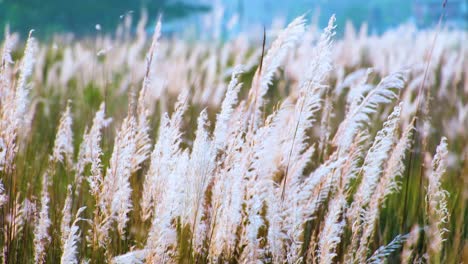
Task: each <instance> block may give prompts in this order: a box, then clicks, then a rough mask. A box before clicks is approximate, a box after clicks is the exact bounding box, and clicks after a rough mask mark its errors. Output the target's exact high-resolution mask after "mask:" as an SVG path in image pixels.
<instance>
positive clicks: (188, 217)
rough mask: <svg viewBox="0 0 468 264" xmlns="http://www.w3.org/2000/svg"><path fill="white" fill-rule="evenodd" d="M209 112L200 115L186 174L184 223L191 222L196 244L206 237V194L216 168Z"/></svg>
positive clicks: (200, 243) (199, 243)
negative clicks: (203, 221)
mask: <svg viewBox="0 0 468 264" xmlns="http://www.w3.org/2000/svg"><path fill="white" fill-rule="evenodd" d="M208 126H209V122H208V114H207V112H206V110H203V111H202V112H201V113H200V116H199V117H198V128H197V132H196V136H195V141H194V143H193V148H192V152H191V154H190V161H189V163H190V164H189V171H188V173H187V174H186V175H187V176H186V177H187V178H186V179H185V180H184V182H185V187H184V191H185V193H186V194H185V201H184V205H183V208H184V214H183V215H182V223H184V224H189V225H190V227H191V231H192V232H193V234H194V242H195V245H197V246H201V245H202V243H203V239H204V237H205V231H206V230H204V229H205V228H203V224H202V217H203V211H204V207H203V205H204V202H205V194H206V189H207V187H208V184H209V183H210V182H211V180H212V177H213V171H214V169H215V165H216V164H215V151H214V148H213V144H212V139H211V137H210V135H209V132H208V131H207V129H208Z"/></svg>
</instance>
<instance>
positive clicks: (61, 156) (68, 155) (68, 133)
mask: <svg viewBox="0 0 468 264" xmlns="http://www.w3.org/2000/svg"><path fill="white" fill-rule="evenodd" d="M70 103H71V102H70V101H68V104H67V108H66V109H65V112H64V113H63V114H62V117H61V118H60V123H59V127H58V129H57V135H56V137H55V143H54V148H53V151H52V160H53V161H54V162H61V163H66V165H67V166H71V165H72V164H73V131H72V122H73V119H72V116H71V113H70Z"/></svg>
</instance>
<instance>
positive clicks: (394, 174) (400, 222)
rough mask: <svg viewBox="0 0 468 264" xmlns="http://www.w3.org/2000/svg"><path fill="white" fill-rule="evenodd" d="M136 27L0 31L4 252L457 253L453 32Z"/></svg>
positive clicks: (459, 112) (456, 38)
mask: <svg viewBox="0 0 468 264" xmlns="http://www.w3.org/2000/svg"><path fill="white" fill-rule="evenodd" d="M145 24H146V23H145V21H144V20H142V21H140V23H139V24H138V26H137V30H136V32H132V31H130V28H129V27H128V25H127V26H125V25H123V26H121V27H120V28H119V29H118V31H117V32H116V34H114V35H112V36H110V35H100V36H97V37H95V38H91V39H82V40H73V39H72V38H68V37H66V36H62V37H56V38H55V39H54V40H53V41H51V42H47V43H46V42H40V41H37V40H35V39H34V33H32V34H30V36H29V37H28V38H27V41H21V40H20V36H18V35H17V34H14V33H11V34H7V35H6V37H5V39H4V41H3V43H2V45H1V48H2V49H1V54H2V55H1V65H0V67H1V68H0V179H1V183H0V248H1V255H0V259H1V260H2V261H3V263H386V262H388V263H463V262H467V261H468V245H467V244H466V242H467V239H468V209H467V199H468V163H467V160H468V132H467V131H466V128H468V102H467V101H468V81H467V78H468V73H467V71H466V69H468V45H467V42H466V40H467V38H468V34H467V32H466V31H457V30H446V29H444V28H443V27H439V28H435V29H430V30H418V29H416V28H414V27H412V26H409V25H406V26H401V27H399V28H397V29H394V30H391V31H388V32H386V33H384V34H383V35H381V36H375V35H370V34H368V32H367V30H366V27H365V26H363V27H362V28H360V29H354V28H353V27H352V26H350V25H347V26H346V29H345V30H344V32H345V33H344V35H343V36H340V37H337V36H336V35H335V30H336V25H335V19H334V17H331V18H330V21H329V24H328V26H327V27H326V28H324V29H318V28H317V27H316V26H314V25H309V23H308V22H307V21H306V19H305V18H304V17H299V18H297V19H295V20H294V21H292V22H291V23H290V24H289V25H287V26H285V27H284V28H283V29H275V28H273V29H271V30H267V31H266V33H265V35H264V36H262V37H258V36H251V35H249V34H243V33H241V34H239V35H238V36H237V37H235V38H233V39H230V40H227V41H222V40H218V41H195V42H194V41H189V40H184V39H179V38H161V37H160V32H161V21H158V23H157V24H156V26H155V31H154V35H153V36H148V34H147V33H146V31H145ZM23 37H24V36H23Z"/></svg>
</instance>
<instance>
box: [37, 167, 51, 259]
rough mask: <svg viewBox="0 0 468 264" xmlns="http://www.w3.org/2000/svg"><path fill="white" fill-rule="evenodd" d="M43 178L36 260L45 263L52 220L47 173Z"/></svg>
mask: <svg viewBox="0 0 468 264" xmlns="http://www.w3.org/2000/svg"><path fill="white" fill-rule="evenodd" d="M42 177H43V179H42V195H41V210H40V212H39V217H38V218H37V222H36V225H35V228H34V262H35V263H44V262H45V255H46V247H47V246H48V245H49V243H50V241H51V238H50V235H49V227H50V226H51V224H52V223H51V221H50V218H49V202H50V198H49V191H48V190H47V189H48V187H49V184H48V178H49V176H48V175H47V174H44V175H43V176H42Z"/></svg>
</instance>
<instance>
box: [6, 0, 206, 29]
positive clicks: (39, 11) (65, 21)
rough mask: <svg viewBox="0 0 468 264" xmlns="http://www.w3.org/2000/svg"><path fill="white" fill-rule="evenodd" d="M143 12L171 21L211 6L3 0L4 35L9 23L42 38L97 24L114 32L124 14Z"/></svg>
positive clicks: (143, 0) (150, 0)
mask: <svg viewBox="0 0 468 264" xmlns="http://www.w3.org/2000/svg"><path fill="white" fill-rule="evenodd" d="M195 3H196V1H195ZM143 9H146V10H147V11H148V14H151V18H152V19H155V17H156V16H157V15H158V14H159V13H163V14H164V20H165V21H170V20H173V19H178V18H182V17H185V16H187V15H189V14H192V13H194V12H206V11H209V10H210V7H209V6H205V5H200V4H192V2H191V1H185V2H182V1H171V0H69V1H63V0H0V26H1V28H0V32H2V34H3V31H4V28H5V26H6V25H7V24H8V25H9V26H10V28H11V30H12V31H19V32H21V33H26V32H28V31H29V30H30V29H35V31H36V32H37V33H36V34H37V35H39V36H48V35H50V34H51V33H55V32H73V33H75V34H77V35H86V34H90V33H93V31H95V25H96V24H99V25H101V27H102V29H103V30H106V31H109V30H111V29H114V28H115V27H116V26H117V25H118V24H119V21H120V20H121V18H122V15H124V14H128V13H129V12H131V13H132V16H134V17H135V18H138V17H139V16H140V13H141V11H142V10H143Z"/></svg>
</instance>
